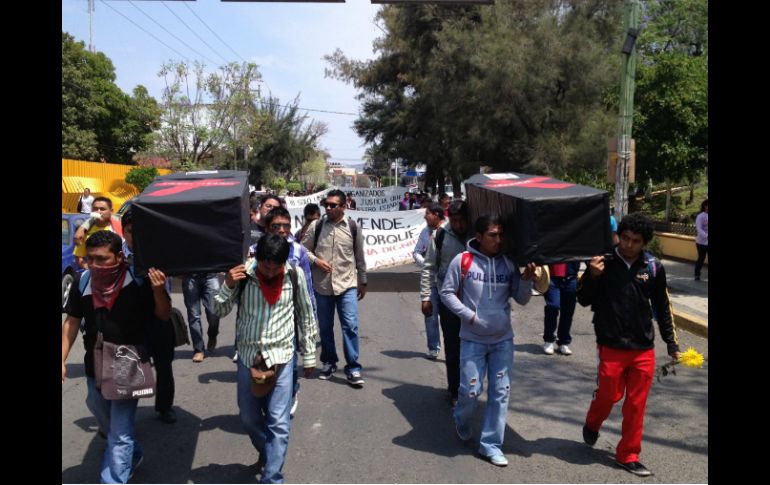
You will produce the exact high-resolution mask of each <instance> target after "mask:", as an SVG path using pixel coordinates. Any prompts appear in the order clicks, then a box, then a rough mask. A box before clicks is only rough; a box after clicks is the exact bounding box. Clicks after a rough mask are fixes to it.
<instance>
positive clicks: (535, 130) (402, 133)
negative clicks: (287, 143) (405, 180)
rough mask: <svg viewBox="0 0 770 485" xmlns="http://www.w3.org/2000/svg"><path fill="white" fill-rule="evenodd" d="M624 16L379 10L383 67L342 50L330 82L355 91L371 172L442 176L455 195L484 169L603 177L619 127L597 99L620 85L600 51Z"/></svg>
mask: <svg viewBox="0 0 770 485" xmlns="http://www.w3.org/2000/svg"><path fill="white" fill-rule="evenodd" d="M620 14H621V12H620V5H619V3H618V2H614V1H611V0H590V1H579V2H575V1H568V0H563V1H555V2H554V1H550V0H498V1H496V2H495V5H494V6H482V7H479V6H470V7H469V6H451V7H450V6H442V7H438V6H425V5H422V6H415V5H410V6H386V7H384V8H383V9H382V10H381V11H380V13H379V14H378V20H379V21H381V22H382V24H383V25H384V27H385V29H386V32H387V34H386V36H385V37H383V38H381V39H378V40H377V41H376V43H375V49H376V51H378V53H379V57H378V58H376V59H374V60H372V61H368V62H361V61H355V60H351V59H348V58H346V57H345V56H344V54H343V53H342V52H341V51H339V50H338V51H336V52H335V53H333V54H332V55H329V56H327V57H326V59H327V61H328V62H329V63H330V65H331V68H330V69H329V70H328V72H327V75H330V76H333V77H336V78H338V79H341V80H344V81H346V82H352V83H353V84H354V86H355V87H357V88H359V89H360V90H361V94H360V95H359V99H361V101H362V116H361V117H360V118H359V119H358V120H356V122H355V124H354V126H355V128H356V130H357V131H358V133H359V134H360V135H361V136H363V137H364V139H365V140H366V141H367V142H368V143H372V154H373V155H374V156H373V157H372V159H371V161H370V163H369V164H368V169H369V170H370V171H371V172H375V171H376V170H377V167H376V166H375V164H377V163H381V164H383V162H384V161H385V160H388V161H389V160H395V159H397V158H400V159H403V160H405V161H406V163H407V165H409V166H415V165H417V164H422V163H424V164H425V165H426V170H427V173H426V185H427V186H435V183H436V181H438V182H439V185H443V181H444V179H445V177H448V178H450V179H451V180H452V184H453V186H454V190H455V191H459V189H460V187H459V185H460V182H461V181H462V180H463V179H464V178H466V177H468V176H469V175H471V174H473V173H476V172H478V168H479V166H481V165H488V166H491V167H492V169H493V170H496V171H503V170H504V171H510V170H518V171H528V172H533V173H544V174H549V175H554V176H556V175H559V174H563V173H571V172H580V171H585V170H591V171H593V172H598V171H600V170H602V169H603V166H604V158H605V150H606V149H605V143H606V137H607V135H608V134H609V133H610V132H611V131H612V129H613V127H614V117H613V116H612V112H611V111H610V107H608V106H607V105H606V103H605V102H604V97H605V94H606V92H608V90H610V89H611V88H612V87H614V85H615V83H616V82H617V80H616V66H615V62H614V60H613V59H612V58H611V57H610V56H608V55H607V53H608V52H609V51H610V50H611V49H613V48H616V46H615V44H617V33H618V31H619V30H620V27H619V24H620V22H619V19H620ZM383 165H384V164H383ZM381 166H382V165H381Z"/></svg>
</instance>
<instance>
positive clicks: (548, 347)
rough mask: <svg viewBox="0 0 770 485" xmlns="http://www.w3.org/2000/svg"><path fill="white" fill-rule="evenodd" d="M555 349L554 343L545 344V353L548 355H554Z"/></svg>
mask: <svg viewBox="0 0 770 485" xmlns="http://www.w3.org/2000/svg"><path fill="white" fill-rule="evenodd" d="M553 347H554V343H553V342H546V343H545V344H543V352H545V353H546V355H553Z"/></svg>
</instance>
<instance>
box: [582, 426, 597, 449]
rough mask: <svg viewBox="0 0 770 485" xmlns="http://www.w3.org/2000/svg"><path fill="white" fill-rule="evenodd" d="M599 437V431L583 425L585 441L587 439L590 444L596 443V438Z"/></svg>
mask: <svg viewBox="0 0 770 485" xmlns="http://www.w3.org/2000/svg"><path fill="white" fill-rule="evenodd" d="M598 439H599V432H598V431H591V430H590V429H588V427H587V426H583V441H585V442H586V444H587V445H588V446H593V445H595V444H596V440H598Z"/></svg>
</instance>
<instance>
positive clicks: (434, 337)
mask: <svg viewBox="0 0 770 485" xmlns="http://www.w3.org/2000/svg"><path fill="white" fill-rule="evenodd" d="M430 303H431V305H433V313H432V314H431V315H430V316H429V317H425V335H426V337H427V339H428V350H439V349H440V348H441V335H440V334H439V328H438V288H436V287H435V286H431V287H430Z"/></svg>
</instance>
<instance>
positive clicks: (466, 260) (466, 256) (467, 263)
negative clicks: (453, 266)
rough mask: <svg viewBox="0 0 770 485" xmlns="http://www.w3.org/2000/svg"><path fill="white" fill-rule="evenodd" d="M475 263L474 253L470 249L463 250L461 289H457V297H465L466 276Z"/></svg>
mask: <svg viewBox="0 0 770 485" xmlns="http://www.w3.org/2000/svg"><path fill="white" fill-rule="evenodd" d="M472 263H473V254H472V253H471V252H470V251H463V253H462V257H461V259H460V289H459V290H458V291H457V298H458V299H460V300H462V298H463V285H464V284H465V277H466V276H468V270H469V269H471V264H472Z"/></svg>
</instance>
